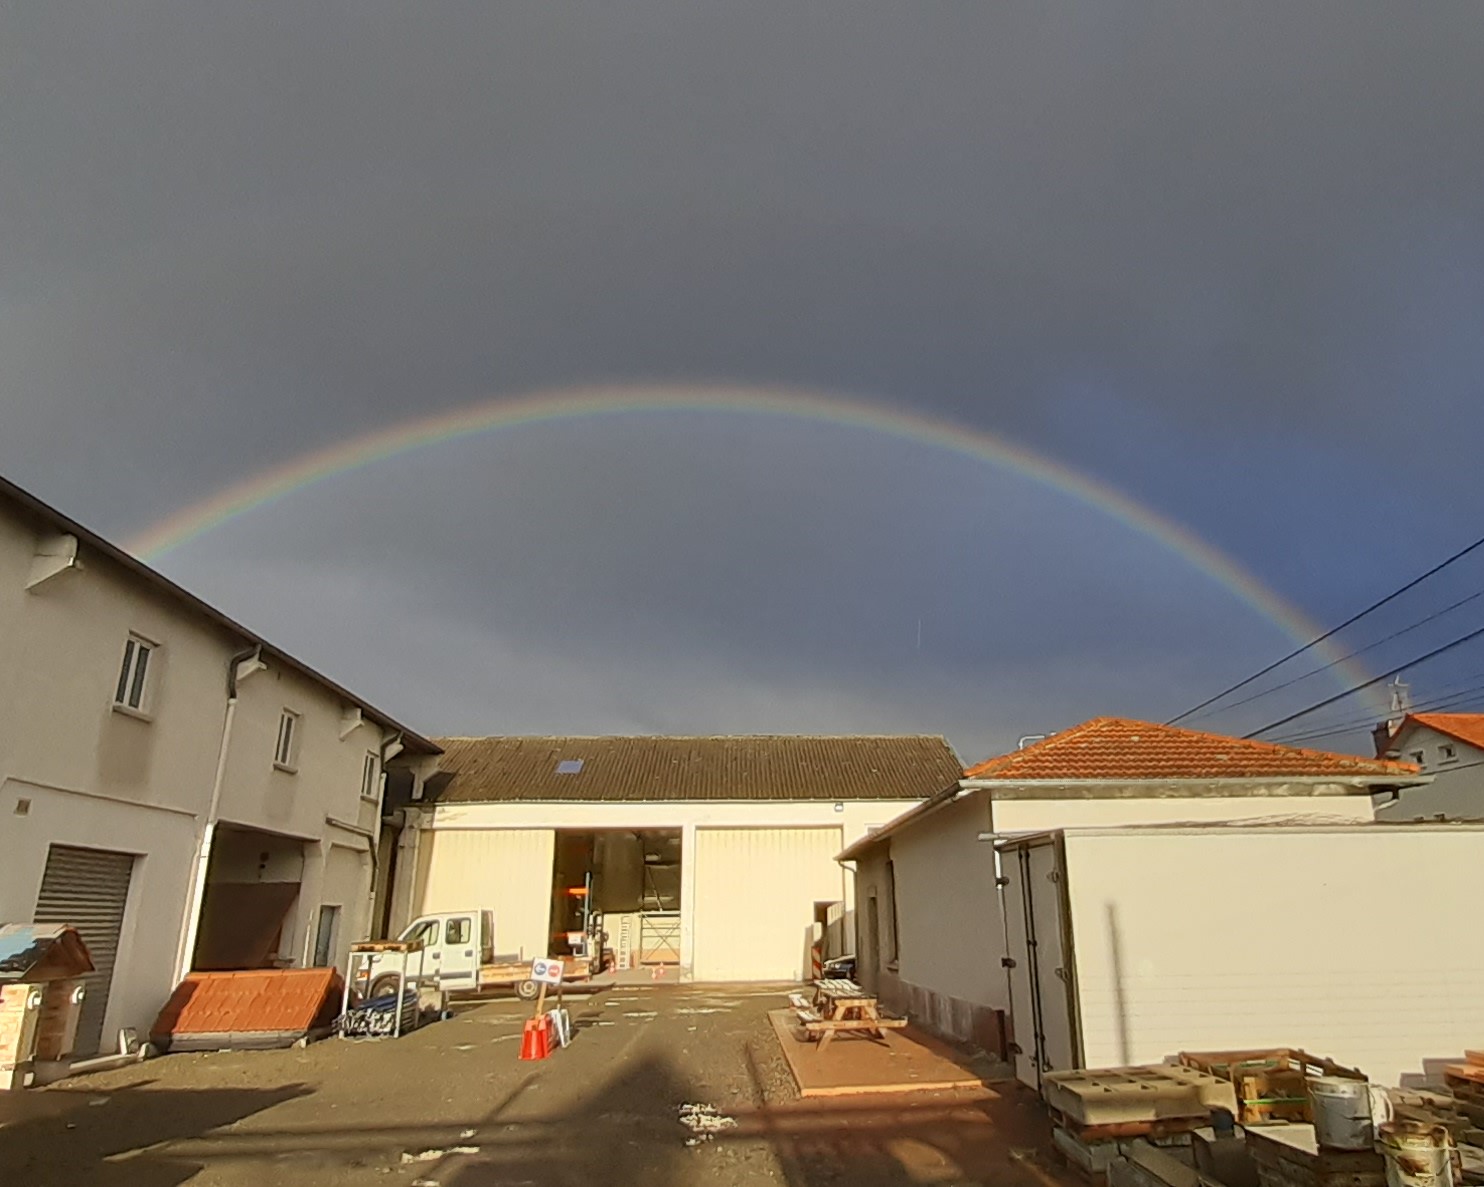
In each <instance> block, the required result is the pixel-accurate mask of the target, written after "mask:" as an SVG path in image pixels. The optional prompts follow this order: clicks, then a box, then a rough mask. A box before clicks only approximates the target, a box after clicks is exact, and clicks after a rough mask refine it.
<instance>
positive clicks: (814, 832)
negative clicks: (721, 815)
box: [694, 828, 845, 981]
mask: <svg viewBox="0 0 1484 1187" xmlns="http://www.w3.org/2000/svg"><path fill="white" fill-rule="evenodd" d="M842 848H844V843H843V841H842V839H841V836H840V830H839V829H838V828H698V829H697V830H696V857H695V862H696V871H695V888H696V903H695V924H694V926H695V941H694V944H695V956H694V961H695V977H696V979H697V980H699V981H799V980H802V979H803V978H804V976H805V975H806V964H805V961H806V954H807V951H808V946H809V932H810V927H811V926H812V924H813V923H814V904H815V903H816V902H837V901H840V900H842V899H843V898H844V897H845V875H844V871H842V870H841V869H840V866H839V864H838V863H837V862H836V861H835V854H837V853H839V852H840V850H841V849H842Z"/></svg>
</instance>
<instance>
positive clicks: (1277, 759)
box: [964, 717, 1484, 782]
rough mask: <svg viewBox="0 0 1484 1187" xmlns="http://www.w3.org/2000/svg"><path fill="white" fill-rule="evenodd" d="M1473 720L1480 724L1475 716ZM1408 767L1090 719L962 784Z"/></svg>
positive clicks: (1307, 774)
mask: <svg viewBox="0 0 1484 1187" xmlns="http://www.w3.org/2000/svg"><path fill="white" fill-rule="evenodd" d="M1480 720H1484V718H1481V719H1480ZM1417 771H1418V768H1417V767H1415V766H1413V765H1412V764H1411V763H1404V762H1394V761H1391V760H1388V759H1374V758H1358V757H1356V756H1355V755H1353V754H1332V753H1330V752H1328V751H1324V750H1302V749H1299V748H1297V747H1293V746H1279V745H1277V744H1276V743H1274V742H1254V741H1251V740H1250V739H1246V738H1230V737H1226V736H1225V735H1223V734H1209V733H1205V732H1204V731H1201V730H1189V729H1180V728H1178V727H1177V726H1171V725H1156V724H1154V723H1153V722H1148V721H1133V720H1131V719H1129V718H1125V717H1095V718H1093V719H1092V720H1091V721H1085V722H1083V723H1082V724H1081V725H1077V726H1073V727H1072V728H1071V729H1069V730H1064V731H1063V732H1062V733H1059V734H1052V735H1051V736H1050V737H1049V738H1047V739H1046V740H1045V741H1042V742H1037V743H1035V744H1034V745H1032V746H1027V747H1026V748H1025V749H1024V750H1016V751H1013V752H1011V753H1010V754H1002V755H1000V756H999V757H998V758H991V759H987V760H985V761H984V762H982V763H979V764H978V765H977V766H972V767H970V768H969V769H968V770H967V771H965V772H964V775H965V777H966V778H969V779H1003V780H1007V781H1016V782H1018V781H1021V780H1025V781H1048V782H1054V781H1057V780H1096V781H1125V780H1127V781H1137V780H1145V779H1153V780H1159V779H1265V778H1323V777H1325V776H1334V777H1336V778H1344V777H1356V776H1362V777H1363V776H1385V775H1413V774H1416V773H1417Z"/></svg>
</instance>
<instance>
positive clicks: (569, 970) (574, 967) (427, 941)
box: [351, 911, 593, 1001]
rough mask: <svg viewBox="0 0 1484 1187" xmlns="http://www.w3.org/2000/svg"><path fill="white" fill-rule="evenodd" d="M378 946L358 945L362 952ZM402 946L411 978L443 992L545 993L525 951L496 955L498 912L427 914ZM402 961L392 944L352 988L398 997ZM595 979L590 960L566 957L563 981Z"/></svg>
mask: <svg viewBox="0 0 1484 1187" xmlns="http://www.w3.org/2000/svg"><path fill="white" fill-rule="evenodd" d="M374 946H376V945H372V944H366V945H360V944H358V945H356V947H357V948H358V949H360V950H362V951H364V950H365V949H368V948H371V947H374ZM396 946H397V947H398V948H402V947H404V946H411V947H412V949H413V951H411V952H409V953H408V954H407V974H408V975H409V976H420V977H424V978H428V977H433V978H436V979H437V982H438V986H439V988H441V989H445V990H447V991H448V992H449V993H483V992H486V991H488V990H493V989H511V988H513V989H514V990H515V993H516V996H517V997H519V998H521V999H522V1000H524V1001H533V1000H535V998H536V995H537V994H538V993H539V992H540V986H539V985H537V984H536V982H534V981H532V980H531V961H532V959H533V957H531V956H527V955H526V954H525V953H524V952H517V953H512V954H506V955H497V954H496V953H495V917H494V912H492V911H448V912H445V913H444V914H441V915H421V916H419V917H418V918H416V919H414V920H413V921H412V922H411V923H409V924H408V925H407V926H406V928H404V929H403V931H402V934H401V935H400V936H398V937H397V940H396ZM536 955H539V956H545V955H546V954H545V953H544V952H543V953H538V954H536ZM398 960H400V955H399V954H396V953H394V952H393V951H392V946H391V945H388V946H387V951H386V952H384V953H383V952H378V953H373V954H371V955H370V957H369V959H367V960H366V962H365V964H364V965H363V966H362V967H360V968H358V969H357V970H356V973H357V976H356V981H357V982H358V984H355V985H352V986H351V989H352V990H354V991H356V992H358V993H360V995H361V996H362V997H363V998H374V997H383V996H386V995H391V994H395V993H396V992H397V973H396V972H395V964H394V962H395V961H398ZM388 966H391V967H388ZM592 975H593V969H592V963H591V961H590V960H589V959H588V958H587V957H585V956H566V957H563V958H562V977H563V980H565V981H586V980H588V979H589V978H590V977H591V976H592Z"/></svg>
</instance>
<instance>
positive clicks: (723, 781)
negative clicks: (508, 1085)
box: [387, 735, 963, 981]
mask: <svg viewBox="0 0 1484 1187" xmlns="http://www.w3.org/2000/svg"><path fill="white" fill-rule="evenodd" d="M437 744H438V745H439V746H441V747H442V749H443V751H444V754H443V755H442V756H441V758H440V759H439V766H440V767H441V770H440V772H439V773H438V774H436V775H433V776H432V777H430V778H428V779H427V780H426V781H425V782H422V783H420V784H419V785H417V787H416V790H414V791H413V795H414V796H420V798H414V799H412V800H411V802H410V803H409V804H408V806H407V807H406V808H405V809H404V811H403V827H402V830H401V834H400V838H399V840H398V843H397V846H396V858H395V865H394V870H393V873H392V880H393V891H392V894H391V896H390V909H389V912H388V919H387V925H388V928H389V930H390V931H391V932H393V933H395V932H397V931H398V930H400V929H401V927H403V926H404V925H405V924H406V922H407V921H408V920H410V919H411V918H414V917H416V916H417V915H420V914H431V913H435V912H440V911H448V910H462V909H466V908H480V909H487V910H490V911H492V912H493V914H494V918H495V944H496V947H497V948H498V949H499V950H500V951H501V952H502V953H508V954H511V955H520V956H523V957H525V958H530V957H533V956H541V955H548V954H551V955H557V954H561V953H563V952H564V950H565V945H566V944H567V943H568V940H567V937H568V935H569V933H575V932H578V931H582V930H583V929H584V927H585V925H589V924H590V926H588V927H587V930H588V932H589V934H604V935H606V941H605V946H606V948H607V949H608V950H609V951H610V952H611V954H612V956H613V958H614V960H615V961H616V963H617V964H618V966H619V967H620V968H625V967H627V968H642V967H650V968H654V969H661V970H673V973H674V974H675V975H678V976H680V977H683V978H690V979H695V980H702V981H790V980H799V979H800V978H803V977H806V976H808V975H809V971H810V961H811V958H812V957H813V955H814V952H813V951H812V950H813V949H814V948H815V946H816V944H817V946H818V951H819V953H820V954H821V955H836V954H840V953H843V952H846V951H851V950H853V947H854V945H853V940H854V918H853V903H854V893H853V887H852V886H851V885H850V884H849V881H848V880H847V879H846V878H845V876H844V872H843V871H842V870H841V868H840V866H839V864H838V863H837V862H836V860H835V858H836V856H837V855H838V854H839V853H840V851H841V850H842V849H844V848H845V847H846V846H847V845H849V844H851V843H852V842H854V841H856V840H858V839H860V838H861V837H864V836H865V835H866V833H867V832H868V831H869V830H870V829H872V828H874V827H877V826H880V825H883V824H885V823H886V822H887V821H889V820H891V819H892V818H893V817H896V816H898V815H900V814H901V813H902V812H903V811H904V810H905V809H907V808H910V807H912V806H914V805H915V804H918V803H920V802H921V801H922V800H923V799H924V798H925V797H927V796H929V795H932V794H934V793H936V792H938V791H940V790H941V789H942V788H944V787H948V786H951V785H953V784H954V783H956V781H957V780H958V779H959V778H960V777H961V776H962V773H963V771H962V767H961V766H960V763H959V760H958V758H957V756H956V755H955V754H954V753H953V751H952V750H951V749H950V748H949V746H948V744H947V742H945V741H944V740H943V739H942V738H941V737H925V736H916V735H911V736H890V737H871V736H847V737H811V736H792V735H768V736H742V737H596V738H574V737H494V738H441V739H438V740H437ZM593 917H596V918H593Z"/></svg>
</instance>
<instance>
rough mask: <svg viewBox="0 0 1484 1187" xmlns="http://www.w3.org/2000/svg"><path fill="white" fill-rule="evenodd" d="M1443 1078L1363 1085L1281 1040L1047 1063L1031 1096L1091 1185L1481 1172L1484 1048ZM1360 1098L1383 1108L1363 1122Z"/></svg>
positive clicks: (1442, 1183) (1383, 1181) (1434, 1182)
mask: <svg viewBox="0 0 1484 1187" xmlns="http://www.w3.org/2000/svg"><path fill="white" fill-rule="evenodd" d="M1445 1076H1446V1084H1445V1085H1441V1086H1439V1087H1438V1089H1436V1090H1421V1089H1396V1088H1388V1089H1372V1088H1371V1087H1370V1086H1369V1085H1368V1084H1367V1083H1366V1079H1365V1076H1364V1074H1363V1073H1361V1072H1360V1071H1358V1070H1357V1069H1354V1068H1346V1067H1341V1066H1340V1065H1338V1064H1336V1063H1334V1062H1333V1061H1331V1060H1328V1059H1321V1058H1317V1057H1315V1056H1311V1055H1308V1054H1307V1053H1305V1052H1303V1051H1300V1050H1296V1049H1290V1048H1279V1049H1273V1050H1266V1051H1234V1052H1216V1053H1204V1054H1192V1053H1185V1054H1182V1055H1180V1056H1177V1057H1176V1058H1175V1059H1174V1060H1172V1061H1171V1062H1169V1063H1165V1064H1158V1065H1150V1066H1145V1067H1128V1068H1106V1069H1093V1070H1082V1071H1072V1072H1052V1073H1048V1074H1047V1075H1046V1076H1045V1077H1044V1078H1043V1080H1042V1087H1041V1095H1042V1097H1043V1098H1044V1100H1045V1102H1046V1106H1047V1108H1048V1109H1049V1110H1050V1113H1051V1116H1052V1121H1053V1125H1054V1130H1053V1134H1052V1137H1053V1139H1054V1141H1055V1143H1056V1148H1057V1151H1058V1152H1059V1153H1060V1155H1061V1156H1062V1157H1063V1158H1064V1160H1065V1161H1066V1164H1067V1165H1068V1167H1070V1168H1071V1169H1073V1170H1075V1171H1076V1172H1078V1173H1079V1175H1080V1176H1081V1177H1082V1178H1084V1179H1086V1180H1087V1181H1089V1182H1090V1183H1093V1184H1096V1185H1097V1187H1464V1185H1465V1184H1484V1052H1471V1053H1470V1054H1469V1056H1468V1062H1466V1063H1463V1064H1455V1065H1450V1066H1449V1067H1448V1068H1447V1070H1446V1073H1445ZM1336 1083H1338V1084H1339V1085H1340V1089H1341V1091H1342V1093H1343V1094H1344V1096H1346V1097H1348V1098H1352V1099H1354V1100H1356V1101H1358V1102H1359V1104H1358V1105H1353V1106H1351V1113H1352V1114H1353V1115H1349V1116H1346V1117H1344V1118H1343V1120H1344V1121H1345V1123H1346V1124H1348V1125H1349V1126H1350V1129H1349V1131H1347V1132H1346V1133H1345V1134H1344V1136H1343V1140H1342V1139H1341V1138H1340V1137H1338V1136H1336V1128H1335V1126H1336V1121H1335V1113H1334V1112H1333V1111H1332V1109H1330V1108H1329V1106H1327V1105H1326V1103H1325V1101H1324V1099H1323V1096H1324V1090H1323V1085H1335V1084H1336ZM1347 1083H1348V1084H1349V1085H1350V1087H1348V1088H1347V1087H1346V1084H1347ZM1316 1099H1317V1100H1319V1102H1320V1103H1319V1104H1318V1105H1317V1106H1316V1103H1315V1102H1316ZM1316 1108H1317V1109H1318V1110H1319V1112H1320V1118H1319V1120H1320V1125H1319V1127H1318V1128H1317V1129H1316V1126H1315V1112H1316ZM1357 1108H1358V1109H1359V1113H1358V1114H1355V1109H1357ZM1372 1110H1374V1111H1375V1112H1376V1113H1377V1115H1378V1116H1379V1115H1385V1116H1386V1117H1389V1118H1390V1120H1389V1121H1388V1122H1387V1123H1385V1124H1382V1125H1380V1126H1379V1128H1378V1129H1375V1130H1373V1129H1372V1126H1371V1120H1370V1118H1371V1113H1372ZM1429 1159H1431V1161H1429Z"/></svg>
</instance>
